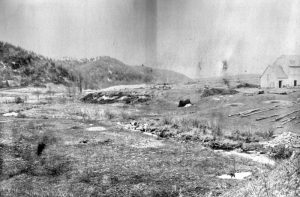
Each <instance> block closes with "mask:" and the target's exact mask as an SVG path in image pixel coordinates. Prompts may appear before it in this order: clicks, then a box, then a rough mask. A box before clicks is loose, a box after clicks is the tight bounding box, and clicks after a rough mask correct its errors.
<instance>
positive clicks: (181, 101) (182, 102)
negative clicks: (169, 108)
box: [178, 99, 191, 107]
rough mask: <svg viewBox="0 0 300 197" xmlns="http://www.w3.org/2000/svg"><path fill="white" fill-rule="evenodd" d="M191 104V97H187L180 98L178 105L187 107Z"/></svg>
mask: <svg viewBox="0 0 300 197" xmlns="http://www.w3.org/2000/svg"><path fill="white" fill-rule="evenodd" d="M188 104H191V101H190V99H186V100H180V101H179V104H178V107H185V106H186V105H188Z"/></svg>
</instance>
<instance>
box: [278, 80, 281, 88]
mask: <svg viewBox="0 0 300 197" xmlns="http://www.w3.org/2000/svg"><path fill="white" fill-rule="evenodd" d="M278 87H279V88H281V87H282V81H281V80H280V81H279V83H278Z"/></svg>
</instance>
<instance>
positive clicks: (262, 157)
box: [216, 150, 275, 165]
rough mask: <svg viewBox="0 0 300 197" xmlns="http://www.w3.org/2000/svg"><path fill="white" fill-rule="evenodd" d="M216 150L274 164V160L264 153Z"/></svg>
mask: <svg viewBox="0 0 300 197" xmlns="http://www.w3.org/2000/svg"><path fill="white" fill-rule="evenodd" d="M216 152H221V153H223V154H225V155H233V156H238V157H243V158H245V159H250V160H252V161H255V162H258V163H262V164H268V165H275V161H274V160H272V159H270V158H268V157H267V156H265V155H261V154H249V153H240V152H236V151H229V152H226V151H222V150H221V151H220V150H218V151H216Z"/></svg>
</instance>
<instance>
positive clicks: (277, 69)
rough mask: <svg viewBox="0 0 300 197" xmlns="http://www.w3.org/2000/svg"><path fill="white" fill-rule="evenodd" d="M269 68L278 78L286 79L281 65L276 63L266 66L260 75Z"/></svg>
mask: <svg viewBox="0 0 300 197" xmlns="http://www.w3.org/2000/svg"><path fill="white" fill-rule="evenodd" d="M268 70H269V72H270V73H273V74H275V75H276V77H277V78H280V79H287V78H288V76H287V74H286V73H285V72H284V71H283V68H282V66H278V65H272V66H268V67H267V68H266V70H265V71H264V72H263V74H262V76H263V75H264V74H265V73H266V72H267V71H268Z"/></svg>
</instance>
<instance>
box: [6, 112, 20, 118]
mask: <svg viewBox="0 0 300 197" xmlns="http://www.w3.org/2000/svg"><path fill="white" fill-rule="evenodd" d="M3 116H5V117H10V116H14V117H16V116H18V113H17V112H10V113H5V114H3Z"/></svg>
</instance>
